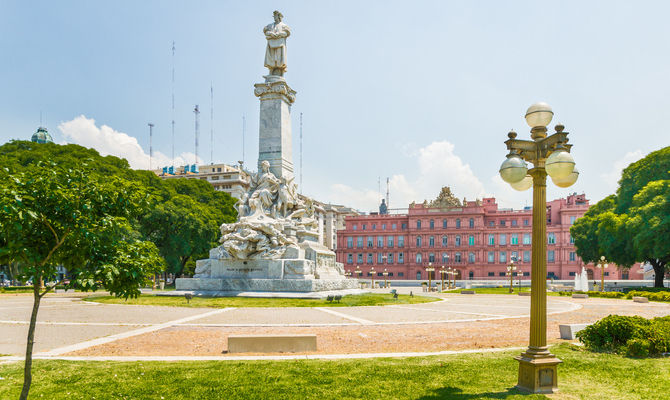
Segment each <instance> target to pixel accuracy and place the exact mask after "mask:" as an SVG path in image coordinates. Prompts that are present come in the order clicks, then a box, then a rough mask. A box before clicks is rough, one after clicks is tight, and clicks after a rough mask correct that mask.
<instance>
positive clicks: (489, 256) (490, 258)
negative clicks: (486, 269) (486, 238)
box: [488, 251, 496, 263]
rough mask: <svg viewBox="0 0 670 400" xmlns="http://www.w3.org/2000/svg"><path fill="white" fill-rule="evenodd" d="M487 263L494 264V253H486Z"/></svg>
mask: <svg viewBox="0 0 670 400" xmlns="http://www.w3.org/2000/svg"><path fill="white" fill-rule="evenodd" d="M488 261H489V263H494V262H496V253H495V252H494V251H489V253H488Z"/></svg>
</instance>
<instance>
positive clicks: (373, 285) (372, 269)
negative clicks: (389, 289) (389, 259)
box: [370, 267, 377, 289]
mask: <svg viewBox="0 0 670 400" xmlns="http://www.w3.org/2000/svg"><path fill="white" fill-rule="evenodd" d="M376 272H377V271H375V267H372V268H370V276H372V288H373V289H374V288H375V273H376Z"/></svg>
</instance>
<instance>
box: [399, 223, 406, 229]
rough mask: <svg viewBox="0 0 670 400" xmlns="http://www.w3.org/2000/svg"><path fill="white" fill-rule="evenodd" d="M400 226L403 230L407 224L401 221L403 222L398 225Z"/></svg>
mask: <svg viewBox="0 0 670 400" xmlns="http://www.w3.org/2000/svg"><path fill="white" fill-rule="evenodd" d="M400 228H401V229H403V230H405V229H407V224H406V223H404V222H403V223H402V224H401V225H400Z"/></svg>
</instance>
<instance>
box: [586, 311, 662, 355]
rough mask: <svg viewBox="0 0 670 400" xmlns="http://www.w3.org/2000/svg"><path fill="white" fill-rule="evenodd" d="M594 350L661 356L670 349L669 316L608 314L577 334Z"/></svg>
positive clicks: (589, 348)
mask: <svg viewBox="0 0 670 400" xmlns="http://www.w3.org/2000/svg"><path fill="white" fill-rule="evenodd" d="M576 336H577V338H579V341H580V342H582V343H584V346H585V347H586V348H587V349H588V350H591V351H605V352H612V353H618V354H625V355H627V356H629V357H649V356H658V355H662V354H663V353H667V352H670V316H665V317H660V318H653V319H646V318H642V317H638V316H621V315H609V316H607V317H605V318H603V319H601V320H600V321H598V322H596V323H594V324H592V325H589V326H587V327H586V328H584V329H583V330H581V331H579V332H577V334H576Z"/></svg>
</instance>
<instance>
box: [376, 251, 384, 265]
mask: <svg viewBox="0 0 670 400" xmlns="http://www.w3.org/2000/svg"><path fill="white" fill-rule="evenodd" d="M377 264H384V253H377Z"/></svg>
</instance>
